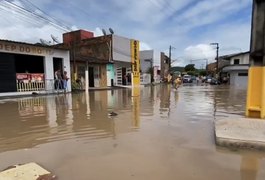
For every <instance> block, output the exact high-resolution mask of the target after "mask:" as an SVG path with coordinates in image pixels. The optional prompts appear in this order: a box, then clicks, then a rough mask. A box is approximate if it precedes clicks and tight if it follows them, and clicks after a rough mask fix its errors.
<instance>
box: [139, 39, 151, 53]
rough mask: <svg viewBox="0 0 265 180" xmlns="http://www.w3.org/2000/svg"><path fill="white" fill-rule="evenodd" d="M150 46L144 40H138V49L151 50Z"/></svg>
mask: <svg viewBox="0 0 265 180" xmlns="http://www.w3.org/2000/svg"><path fill="white" fill-rule="evenodd" d="M151 49H152V48H151V46H150V45H148V44H147V43H145V42H142V41H141V42H140V51H144V50H151Z"/></svg>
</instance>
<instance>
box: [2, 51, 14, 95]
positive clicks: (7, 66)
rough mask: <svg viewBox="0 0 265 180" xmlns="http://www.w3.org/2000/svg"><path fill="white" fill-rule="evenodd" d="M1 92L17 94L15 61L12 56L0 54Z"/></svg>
mask: <svg viewBox="0 0 265 180" xmlns="http://www.w3.org/2000/svg"><path fill="white" fill-rule="evenodd" d="M0 82H1V83H0V92H16V91H17V87H16V69H15V59H14V56H13V55H12V54H5V53H0Z"/></svg>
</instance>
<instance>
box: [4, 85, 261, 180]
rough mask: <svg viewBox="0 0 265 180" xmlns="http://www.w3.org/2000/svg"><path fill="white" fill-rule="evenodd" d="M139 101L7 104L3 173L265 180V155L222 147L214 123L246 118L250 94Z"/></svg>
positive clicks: (99, 95)
mask: <svg viewBox="0 0 265 180" xmlns="http://www.w3.org/2000/svg"><path fill="white" fill-rule="evenodd" d="M131 94H132V93H131V89H116V90H106V91H105V90H104V91H92V92H89V96H87V95H86V94H85V93H76V94H66V95H64V94H62V95H61V94H60V95H54V96H39V97H32V98H31V97H30V98H29V97H27V98H18V99H5V100H0V115H1V117H0V170H1V169H5V168H6V167H8V166H10V165H14V164H23V163H27V162H37V163H38V164H40V165H42V166H43V167H44V168H45V169H48V170H49V171H51V172H52V173H53V174H55V175H57V176H58V179H59V180H88V179H91V180H105V179H108V180H117V179H123V180H130V179H137V180H146V179H153V180H161V179H166V180H170V179H172V180H173V179H174V180H175V179H196V180H197V179H199V180H200V179H201V180H205V179H215V180H223V179H232V180H237V179H238V180H249V179H251V180H252V179H253V180H261V179H264V177H265V152H262V151H255V150H252V151H250V150H236V149H226V148H222V147H217V146H216V145H215V142H214V126H213V123H214V121H218V120H220V119H222V118H225V117H235V118H237V117H241V116H244V111H245V100H246V91H245V90H239V89H235V88H229V86H196V85H195V86H183V87H181V88H180V89H178V90H177V91H176V90H173V89H171V87H170V85H169V86H167V85H157V86H150V87H145V88H142V89H141V97H140V98H139V97H137V96H135V97H131ZM112 111H113V112H116V113H117V114H118V115H117V116H109V115H108V113H109V112H112Z"/></svg>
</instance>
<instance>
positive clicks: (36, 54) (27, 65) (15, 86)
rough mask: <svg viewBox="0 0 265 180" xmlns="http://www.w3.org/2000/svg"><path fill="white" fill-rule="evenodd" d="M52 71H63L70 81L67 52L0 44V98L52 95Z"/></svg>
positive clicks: (40, 46) (23, 45)
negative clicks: (40, 94) (47, 92)
mask: <svg viewBox="0 0 265 180" xmlns="http://www.w3.org/2000/svg"><path fill="white" fill-rule="evenodd" d="M56 70H60V71H61V72H64V71H66V72H67V73H68V76H69V77H70V73H71V72H70V60H69V51H67V50H63V49H58V48H56V49H55V48H53V47H48V46H43V45H35V44H28V43H22V42H14V41H7V40H0V81H1V84H0V95H2V96H3V95H5V94H7V93H9V94H8V95H12V94H14V95H18V94H22V92H23V94H30V93H32V92H36V91H37V92H41V91H42V92H46V91H54V90H55V89H54V72H55V71H56ZM70 82H71V81H70V79H69V80H68V83H67V84H68V87H67V90H68V91H71V83H70Z"/></svg>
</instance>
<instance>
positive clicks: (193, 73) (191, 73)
mask: <svg viewBox="0 0 265 180" xmlns="http://www.w3.org/2000/svg"><path fill="white" fill-rule="evenodd" d="M187 74H188V75H191V76H195V75H196V72H195V71H188V72H187Z"/></svg>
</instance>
